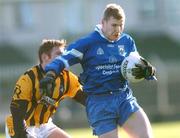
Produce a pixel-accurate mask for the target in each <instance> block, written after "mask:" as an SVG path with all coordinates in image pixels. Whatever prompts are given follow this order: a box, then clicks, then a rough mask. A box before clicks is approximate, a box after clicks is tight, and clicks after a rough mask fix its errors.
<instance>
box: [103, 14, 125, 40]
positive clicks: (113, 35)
mask: <svg viewBox="0 0 180 138" xmlns="http://www.w3.org/2000/svg"><path fill="white" fill-rule="evenodd" d="M123 30H124V20H123V19H120V20H118V19H115V18H114V17H110V18H109V19H108V20H102V31H103V33H104V35H105V36H106V37H107V38H108V39H109V40H111V41H115V40H117V39H118V38H119V37H120V35H121V33H122V32H123Z"/></svg>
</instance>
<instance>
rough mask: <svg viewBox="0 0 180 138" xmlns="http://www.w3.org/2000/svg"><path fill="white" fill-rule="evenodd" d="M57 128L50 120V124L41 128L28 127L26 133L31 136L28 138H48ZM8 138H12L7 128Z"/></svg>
mask: <svg viewBox="0 0 180 138" xmlns="http://www.w3.org/2000/svg"><path fill="white" fill-rule="evenodd" d="M56 128H57V126H56V125H55V124H54V123H53V122H52V119H49V121H48V123H45V124H42V125H40V126H39V127H36V126H31V127H27V129H26V131H27V132H28V133H29V134H30V135H29V136H28V138H47V137H48V136H49V135H50V134H51V133H52V132H53V130H54V129H56ZM6 138H10V136H9V134H8V131H7V126H6Z"/></svg>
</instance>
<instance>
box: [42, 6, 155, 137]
mask: <svg viewBox="0 0 180 138" xmlns="http://www.w3.org/2000/svg"><path fill="white" fill-rule="evenodd" d="M124 25H125V14H124V11H123V9H122V7H121V6H120V5H118V4H108V5H107V6H106V8H105V9H104V13H103V17H102V22H101V24H99V25H97V26H96V27H95V30H94V31H93V32H92V33H90V34H88V35H87V36H85V37H82V38H80V39H79V40H77V41H75V42H74V43H72V44H70V45H69V46H68V48H67V50H66V52H64V53H63V55H61V56H58V57H57V58H56V59H55V60H53V61H52V62H51V63H50V64H48V65H47V66H46V68H45V70H46V72H47V73H46V76H45V78H44V79H43V80H42V81H41V84H40V85H41V86H46V85H49V86H52V85H51V83H52V82H53V79H54V78H55V77H56V75H57V74H59V72H61V71H62V70H63V69H64V68H67V67H69V66H71V65H74V64H76V63H80V64H81V65H82V68H83V72H82V73H81V74H80V81H81V82H82V84H83V91H84V92H85V93H86V94H87V95H88V98H87V100H86V112H87V117H88V121H89V124H90V126H91V127H92V129H93V132H94V134H95V135H97V136H98V137H99V138H118V129H117V128H118V125H119V126H121V127H122V128H123V129H124V130H125V131H126V132H127V133H128V135H129V136H130V137H131V138H152V137H153V136H152V128H151V125H150V121H149V119H148V117H147V115H146V114H145V112H144V111H143V109H142V108H141V107H140V106H139V104H138V103H137V101H136V98H135V97H134V96H133V95H132V90H131V88H130V87H129V84H128V81H127V80H125V79H124V78H123V77H122V74H121V72H120V67H121V63H122V61H123V59H124V58H125V57H127V56H128V55H129V54H130V53H131V52H137V49H136V45H135V42H134V40H133V38H132V37H131V36H129V35H128V34H126V33H123V30H124ZM137 53H138V52H137ZM142 61H143V62H144V63H145V64H142V65H137V67H136V68H135V69H134V70H133V75H134V76H136V77H137V78H145V79H147V80H148V79H149V78H152V77H153V76H154V75H155V68H154V67H153V66H152V65H151V64H150V63H149V62H148V61H147V60H145V59H142Z"/></svg>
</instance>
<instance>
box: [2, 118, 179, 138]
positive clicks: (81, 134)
mask: <svg viewBox="0 0 180 138" xmlns="http://www.w3.org/2000/svg"><path fill="white" fill-rule="evenodd" d="M152 126H153V133H154V137H155V138H180V121H179V122H169V123H154V124H153V125H152ZM66 131H67V132H68V133H69V134H70V135H71V136H73V138H97V137H96V136H92V132H91V129H90V128H82V129H68V130H66ZM119 131H120V132H119V133H120V134H121V137H122V138H128V137H127V135H126V134H125V132H123V131H122V130H121V129H120V130H119ZM0 138H5V136H4V135H3V134H1V135H0Z"/></svg>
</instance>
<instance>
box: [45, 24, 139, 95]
mask: <svg viewBox="0 0 180 138" xmlns="http://www.w3.org/2000/svg"><path fill="white" fill-rule="evenodd" d="M136 51H137V50H136V46H135V43H134V40H133V39H132V38H131V37H130V36H129V35H128V34H125V33H123V34H121V36H120V38H119V39H118V40H116V41H109V40H108V39H106V38H105V36H104V35H103V34H102V32H101V29H99V28H98V27H96V29H95V31H94V32H92V33H90V34H89V35H88V36H86V37H83V38H81V39H79V40H77V41H75V42H74V43H72V44H70V45H69V46H68V48H67V50H66V52H65V53H64V54H63V55H62V56H59V57H57V58H56V59H55V60H53V62H51V63H50V64H48V65H47V66H46V69H45V70H46V71H49V70H54V71H55V72H56V73H57V74H58V73H59V72H61V71H62V70H63V68H64V67H68V66H71V65H74V64H77V63H80V64H81V65H82V68H83V72H82V73H81V74H80V80H81V82H82V83H83V89H84V91H85V92H88V93H92V94H97V93H104V92H106V91H116V90H123V89H125V88H126V87H127V85H128V82H127V81H126V80H125V79H123V77H122V75H121V72H120V68H121V63H122V61H123V59H124V58H125V57H126V56H128V55H129V54H130V53H131V52H136Z"/></svg>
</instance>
